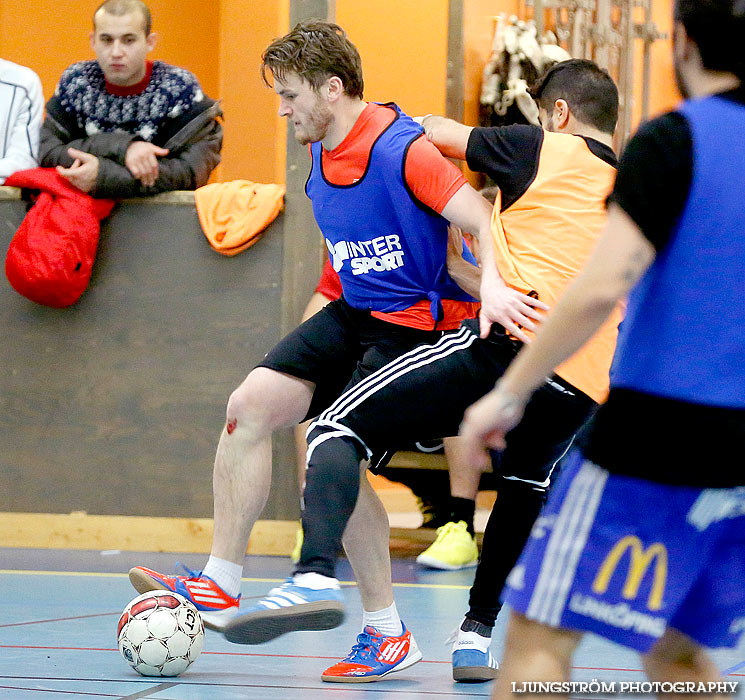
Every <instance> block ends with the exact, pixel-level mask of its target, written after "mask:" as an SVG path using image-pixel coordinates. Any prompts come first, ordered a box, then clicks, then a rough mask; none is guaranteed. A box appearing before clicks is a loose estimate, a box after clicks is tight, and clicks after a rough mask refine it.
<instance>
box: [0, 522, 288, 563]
mask: <svg viewBox="0 0 745 700" xmlns="http://www.w3.org/2000/svg"><path fill="white" fill-rule="evenodd" d="M297 528H298V522H297V521H296V520H259V521H258V522H257V523H256V525H255V526H254V529H253V532H252V533H251V539H250V540H249V542H248V550H247V553H248V554H274V555H289V554H290V552H291V551H292V549H293V547H294V546H295V533H296V531H297ZM0 542H2V546H3V547H24V548H26V547H28V548H32V549H93V550H97V549H98V550H112V549H119V550H123V551H136V552H195V553H205V554H206V553H209V551H210V546H211V544H212V519H211V518H154V517H144V516H125V515H88V514H87V513H82V512H80V513H68V514H56V513H0Z"/></svg>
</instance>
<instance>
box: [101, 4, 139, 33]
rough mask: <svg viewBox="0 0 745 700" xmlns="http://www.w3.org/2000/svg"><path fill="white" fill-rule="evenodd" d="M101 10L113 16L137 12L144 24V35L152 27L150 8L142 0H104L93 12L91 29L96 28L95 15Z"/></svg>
mask: <svg viewBox="0 0 745 700" xmlns="http://www.w3.org/2000/svg"><path fill="white" fill-rule="evenodd" d="M101 10H103V11H104V12H107V13H108V14H110V15H113V16H114V17H121V16H122V15H128V14H129V13H130V12H139V13H140V14H141V15H142V19H143V22H144V24H145V36H148V35H149V34H150V32H151V30H152V28H153V18H152V16H151V14H150V8H149V7H148V6H147V5H146V4H145V3H144V2H142V0H104V2H102V3H101V4H100V5H99V6H98V7H97V8H96V11H95V12H94V13H93V31H95V30H96V15H97V14H98V13H99V12H100V11H101Z"/></svg>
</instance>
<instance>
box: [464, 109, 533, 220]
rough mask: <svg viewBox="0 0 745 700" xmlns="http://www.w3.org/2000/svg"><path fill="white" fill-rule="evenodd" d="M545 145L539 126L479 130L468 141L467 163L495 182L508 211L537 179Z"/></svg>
mask: <svg viewBox="0 0 745 700" xmlns="http://www.w3.org/2000/svg"><path fill="white" fill-rule="evenodd" d="M542 144H543V129H541V128H540V127H539V126H530V125H527V124H513V125H510V126H499V127H477V128H475V129H473V130H472V131H471V135H470V136H469V137H468V146H467V147H466V162H467V163H468V167H469V168H471V170H473V171H475V172H479V173H486V174H487V175H488V176H489V177H490V178H491V179H492V180H494V182H495V183H496V185H497V186H498V187H499V189H500V190H501V191H502V209H506V208H507V207H509V206H510V205H511V204H513V203H514V202H515V201H517V200H518V199H519V198H520V197H521V196H522V195H523V194H524V193H525V191H526V190H527V189H528V187H529V186H530V184H531V183H532V182H533V180H534V179H535V176H536V172H537V171H538V160H539V156H540V151H541V145H542Z"/></svg>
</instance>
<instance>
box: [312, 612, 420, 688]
mask: <svg viewBox="0 0 745 700" xmlns="http://www.w3.org/2000/svg"><path fill="white" fill-rule="evenodd" d="M403 628H404V629H403V633H402V634H401V635H400V636H398V637H386V636H385V635H383V634H381V633H380V632H379V631H378V630H377V629H376V628H375V627H371V626H370V625H368V626H367V627H365V629H364V630H363V632H362V634H359V635H357V643H356V644H355V645H354V646H353V647H352V651H350V652H349V655H348V656H347V657H346V658H345V659H342V660H341V661H339V663H336V664H334V665H333V666H331V667H330V668H327V669H326V670H325V671H324V672H323V674H322V675H321V680H322V681H327V682H329V683H370V682H371V681H377V680H379V679H381V678H382V677H383V676H387V675H388V674H389V673H394V672H395V671H403V670H404V669H405V668H409V666H413V665H414V664H415V663H416V662H417V661H421V660H422V652H421V651H419V647H418V646H417V643H416V640H415V639H414V636H413V635H412V634H411V632H409V631H408V630H407V629H406V625H403Z"/></svg>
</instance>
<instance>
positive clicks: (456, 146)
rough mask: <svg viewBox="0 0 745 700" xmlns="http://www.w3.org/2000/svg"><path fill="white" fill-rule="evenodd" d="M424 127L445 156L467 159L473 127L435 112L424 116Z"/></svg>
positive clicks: (430, 138) (428, 136) (429, 137)
mask: <svg viewBox="0 0 745 700" xmlns="http://www.w3.org/2000/svg"><path fill="white" fill-rule="evenodd" d="M422 127H423V128H424V133H425V134H427V138H428V139H429V140H430V141H431V142H432V143H433V144H435V146H437V148H438V150H439V151H440V153H442V154H443V155H444V156H448V157H449V158H459V159H460V160H463V159H465V157H466V148H467V147H468V137H469V136H470V135H471V131H472V130H473V127H471V126H466V125H465V124H460V123H458V122H456V121H454V120H453V119H447V118H446V117H438V116H436V115H434V114H428V115H427V116H426V117H423V119H422Z"/></svg>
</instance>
